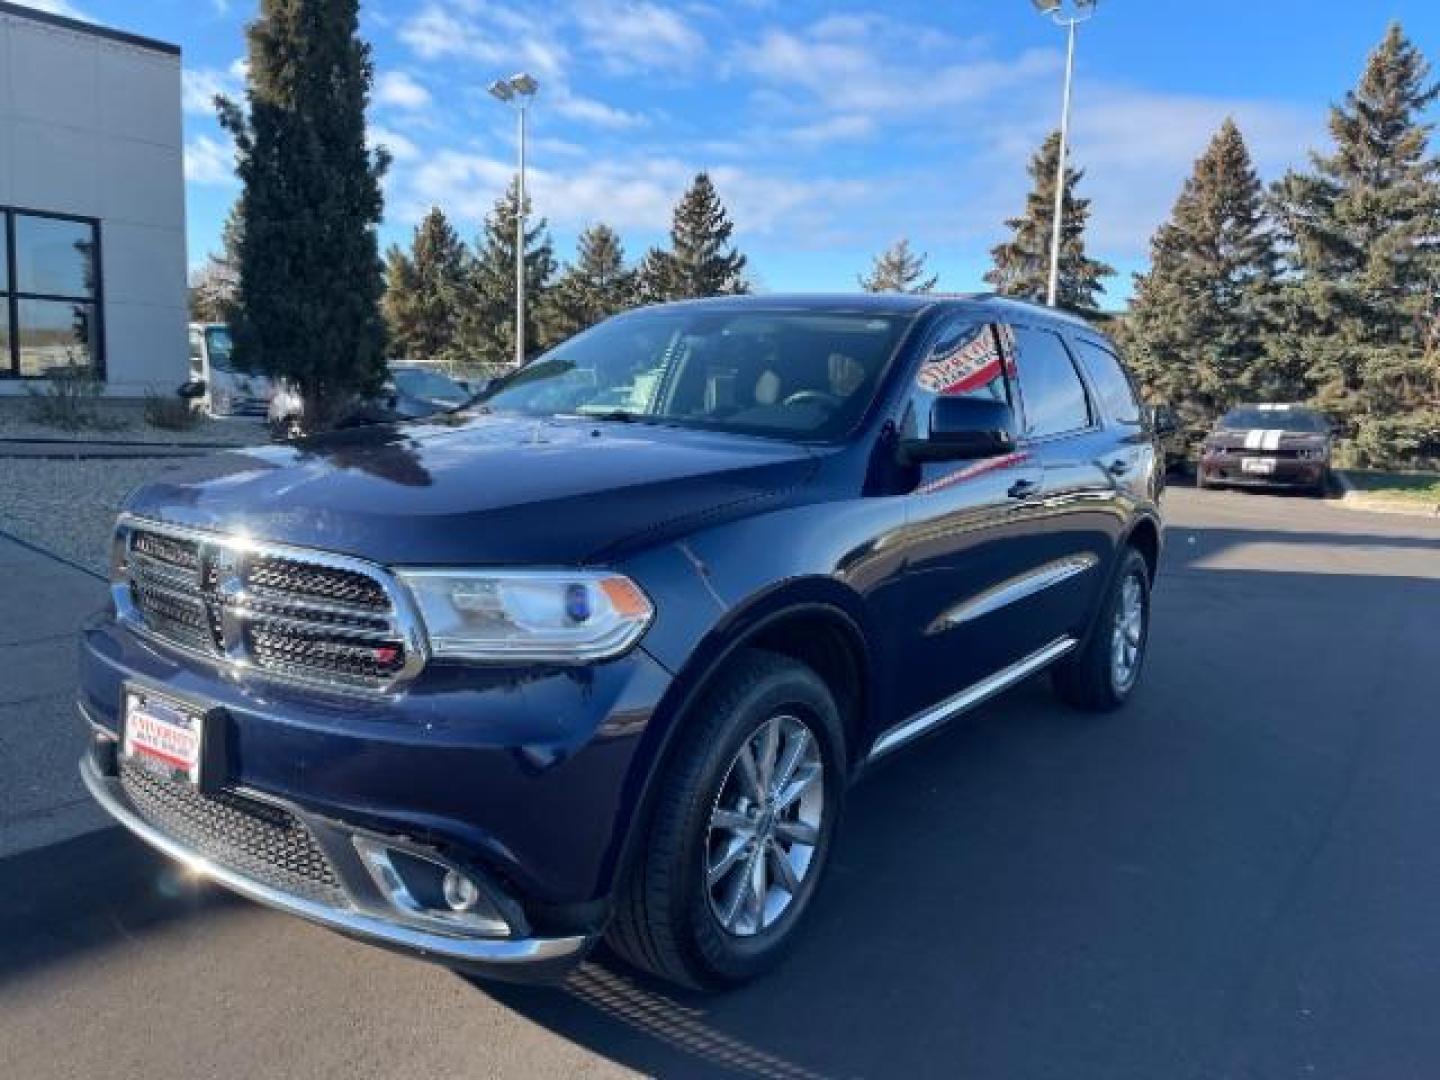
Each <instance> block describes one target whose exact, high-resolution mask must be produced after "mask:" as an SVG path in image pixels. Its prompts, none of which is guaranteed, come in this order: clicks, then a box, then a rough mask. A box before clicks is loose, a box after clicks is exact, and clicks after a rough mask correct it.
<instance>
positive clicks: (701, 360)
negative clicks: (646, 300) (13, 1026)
mask: <svg viewBox="0 0 1440 1080" xmlns="http://www.w3.org/2000/svg"><path fill="white" fill-rule="evenodd" d="M1162 484H1163V480H1162V469H1161V468H1160V465H1159V461H1158V458H1157V450H1156V445H1155V441H1154V437H1153V432H1152V431H1150V430H1149V429H1148V428H1147V427H1146V426H1145V423H1144V422H1143V420H1142V412H1141V409H1140V407H1139V405H1138V404H1137V402H1136V399H1135V395H1134V393H1133V391H1132V389H1131V386H1130V383H1129V381H1128V380H1127V378H1126V375H1125V373H1124V371H1123V369H1122V367H1121V364H1120V362H1119V360H1118V359H1117V357H1116V353H1115V350H1114V347H1113V346H1112V345H1111V344H1110V343H1109V342H1108V341H1107V340H1106V339H1105V338H1104V337H1103V336H1101V335H1100V334H1098V333H1096V332H1095V331H1094V330H1092V329H1091V328H1090V327H1089V326H1088V325H1086V324H1085V323H1083V322H1081V321H1080V320H1078V319H1074V318H1070V317H1068V316H1065V315H1062V314H1057V313H1055V312H1052V311H1049V310H1045V309H1041V308H1037V307H1032V306H1029V305H1024V304H1019V303H1014V302H1009V301H1004V300H997V299H991V298H984V297H972V298H953V299H952V298H936V297H914V296H867V297H857V298H785V297H738V298H727V299H717V300H704V301H696V302H692V303H685V304H675V305H668V306H659V307H652V308H646V309H643V310H640V311H636V312H633V313H630V314H627V315H623V316H621V317H618V318H615V319H612V320H610V321H609V322H606V323H604V324H602V325H600V326H598V327H596V328H595V329H593V330H591V331H589V332H588V333H585V334H582V335H580V336H579V337H576V338H574V339H572V340H571V341H569V342H567V343H566V344H564V345H563V346H561V347H560V348H558V349H556V350H554V351H553V352H551V353H549V354H547V355H545V356H542V357H540V358H539V359H537V360H535V361H533V362H532V363H530V364H528V365H526V366H525V367H524V368H522V369H520V370H518V371H516V372H515V373H513V374H512V375H510V376H509V377H507V378H505V379H503V380H501V381H499V382H498V383H497V384H495V385H493V386H491V387H490V388H488V389H487V391H486V392H485V393H484V394H482V395H481V396H480V397H479V398H478V399H476V400H475V401H474V402H473V403H471V404H470V405H469V406H468V407H466V408H464V409H462V410H461V411H459V412H456V413H453V414H449V415H446V416H443V417H439V418H433V419H431V420H429V421H427V422H424V423H422V424H416V425H411V426H398V427H380V428H373V429H368V430H359V431H347V432H341V433H338V434H336V435H332V436H328V437H324V438H319V439H315V440H311V441H308V442H301V443H298V444H296V445H293V446H286V447H272V448H265V449H259V450H256V451H254V452H251V453H249V454H245V455H234V456H229V457H225V458H220V459H216V460H214V461H210V462H206V463H204V465H203V466H201V467H200V471H199V472H197V474H196V475H194V476H192V477H188V478H186V477H183V476H182V477H180V478H176V477H175V474H167V477H166V479H164V480H163V481H160V482H158V483H155V484H152V485H151V486H149V487H146V488H143V489H141V490H140V491H138V492H137V493H136V494H134V495H133V496H132V497H131V498H130V500H129V502H128V504H127V506H126V507H125V510H124V513H123V515H122V517H121V519H120V522H119V527H118V529H117V532H116V536H115V542H114V555H113V588H112V605H111V607H110V610H108V611H106V612H104V613H102V614H101V615H100V616H98V617H97V618H96V619H95V620H94V621H93V622H92V623H90V624H89V625H88V627H87V628H86V630H85V636H84V645H83V657H82V689H81V696H80V707H81V709H82V711H83V712H84V715H85V717H86V718H87V719H88V721H89V724H90V726H91V744H90V747H89V750H88V752H87V754H86V755H85V758H84V761H83V763H82V772H83V775H84V778H85V781H86V783H87V785H88V786H89V788H90V790H91V791H92V792H93V793H94V795H95V797H96V798H97V799H98V800H99V801H100V802H101V803H102V804H103V805H104V806H105V808H106V809H107V810H108V811H109V812H110V813H111V814H112V815H114V816H115V817H116V818H117V819H118V820H119V821H120V822H121V823H122V824H124V825H125V826H126V827H128V828H129V829H131V830H132V831H133V832H135V833H136V834H138V835H139V836H140V837H141V838H143V839H144V840H146V841H148V842H149V843H151V844H153V845H154V846H155V847H157V848H159V849H160V850H161V851H163V852H165V853H167V854H169V855H171V856H173V857H175V858H176V859H179V860H181V861H182V862H184V863H186V864H188V865H189V866H191V867H192V868H194V869H196V870H199V871H201V872H202V873H204V874H205V875H208V876H209V877H211V878H212V879H214V880H216V881H218V882H220V883H221V884H224V885H226V886H229V887H230V888H232V889H234V890H236V891H237V892H240V893H243V894H244V895H246V896H249V897H252V898H254V899H256V900H259V901H261V902H263V903H267V904H271V905H273V906H275V907H277V908H280V909H282V910H285V911H289V912H292V913H294V914H296V915H300V916H302V917H304V918H307V919H310V920H313V921H314V922H317V923H320V924H322V925H325V926H329V927H332V928H334V929H336V930H339V931H341V932H342V933H346V934H350V935H353V936H355V937H358V938H362V939H365V940H368V941H372V942H376V943H378V944H382V945H388V946H391V947H394V948H398V949H402V950H406V951H409V952H412V953H415V954H418V955H422V956H426V957H429V958H431V959H433V960H437V961H440V962H443V963H446V964H450V965H452V966H455V967H458V968H463V969H467V970H471V971H478V972H482V973H485V974H490V975H498V976H508V977H513V978H534V977H537V976H553V975H555V974H557V973H559V972H563V971H564V970H565V969H566V968H567V967H569V966H570V965H573V964H575V963H576V962H578V961H579V959H580V958H581V957H583V956H584V955H585V953H586V952H587V950H588V949H589V948H590V947H591V946H592V945H593V944H594V943H596V942H597V941H598V940H600V939H601V938H602V937H604V938H605V939H606V940H607V941H608V942H609V944H610V946H611V947H612V948H613V949H614V950H615V951H617V952H619V953H620V954H621V955H623V956H624V957H625V958H626V959H628V960H629V961H631V962H633V963H635V964H637V965H639V966H641V967H643V968H647V969H649V970H651V971H653V972H655V973H657V974H659V975H661V976H664V977H666V978H670V979H673V980H677V981H680V982H683V983H687V984H690V985H698V986H710V987H714V986H724V985H730V984H735V983H738V982H741V981H743V980H745V979H747V978H750V977H751V976H753V975H755V974H757V973H758V972H760V971H762V970H763V969H765V968H766V967H768V966H769V965H771V964H773V963H774V962H775V961H776V959H777V958H778V957H779V956H780V955H781V954H782V953H783V952H784V950H785V949H786V947H787V946H788V945H789V944H790V943H791V942H792V940H793V939H794V937H795V933H796V931H797V930H798V928H799V926H800V924H801V923H802V922H803V920H804V917H805V912H806V910H807V908H808V907H809V906H810V904H811V902H812V901H813V899H814V896H815V892H816V889H817V888H818V887H819V883H820V881H821V878H822V876H823V873H824V870H825V866H826V863H827V862H828V860H829V856H830V853H831V851H832V849H833V847H834V844H835V840H836V830H837V829H838V827H839V824H840V820H841V814H842V810H843V808H844V805H845V795H846V789H847V788H848V787H849V786H850V784H851V783H852V782H853V781H854V780H855V779H856V778H857V777H858V776H859V775H860V774H862V773H863V772H864V771H865V769H866V768H867V767H868V766H870V765H871V764H873V763H874V762H875V761H876V760H877V759H879V758H882V757H884V756H885V755H887V754H889V753H891V752H892V751H895V750H898V749H900V748H901V747H903V746H905V745H907V744H908V743H910V742H911V741H913V740H915V739H917V738H918V737H920V736H922V735H924V734H925V733H927V732H929V731H931V730H933V729H935V728H937V727H939V726H940V725H941V724H943V723H944V722H945V721H947V720H950V719H952V718H953V717H955V716H958V715H960V714H962V713H964V712H965V711H966V710H968V709H970V708H972V707H974V706H975V705H977V704H979V703H981V702H983V701H985V700H986V699H987V698H989V697H991V696H992V695H994V694H996V693H998V692H1000V691H1002V690H1004V689H1005V688H1006V687H1009V686H1011V685H1013V684H1015V683H1017V682H1019V681H1020V680H1022V679H1024V678H1025V677H1027V676H1028V675H1030V674H1032V673H1034V672H1038V671H1040V670H1041V669H1045V668H1048V669H1050V671H1051V672H1052V674H1053V677H1054V682H1055V685H1056V687H1057V688H1058V690H1059V692H1060V695H1061V697H1063V698H1064V699H1065V700H1066V701H1068V702H1070V703H1072V704H1073V705H1076V706H1079V707H1081V708H1085V709H1092V710H1104V709H1111V708H1115V707H1117V706H1119V705H1121V704H1123V703H1124V702H1125V700H1126V699H1127V698H1128V697H1129V696H1130V695H1131V693H1132V692H1133V690H1134V689H1135V686H1136V682H1137V680H1138V678H1139V676H1140V671H1141V666H1142V663H1143V661H1144V658H1145V651H1146V642H1147V631H1148V623H1149V611H1150V586H1151V582H1152V580H1153V578H1154V574H1155V569H1156V565H1157V560H1158V556H1159V551H1160V543H1161V525H1160V517H1159V510H1158V504H1159V500H1160V495H1161V488H1162Z"/></svg>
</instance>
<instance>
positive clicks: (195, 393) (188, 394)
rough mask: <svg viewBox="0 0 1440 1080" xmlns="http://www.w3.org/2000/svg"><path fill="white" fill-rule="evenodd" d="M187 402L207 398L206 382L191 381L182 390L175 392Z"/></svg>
mask: <svg viewBox="0 0 1440 1080" xmlns="http://www.w3.org/2000/svg"><path fill="white" fill-rule="evenodd" d="M175 393H176V394H178V395H179V396H180V397H181V398H182V399H184V400H185V401H194V400H195V399H196V398H202V397H204V396H205V380H204V379H191V380H190V381H189V382H187V383H186V384H185V385H184V386H182V387H180V389H178V390H176V391H175Z"/></svg>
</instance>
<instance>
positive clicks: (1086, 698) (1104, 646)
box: [1051, 547, 1150, 712]
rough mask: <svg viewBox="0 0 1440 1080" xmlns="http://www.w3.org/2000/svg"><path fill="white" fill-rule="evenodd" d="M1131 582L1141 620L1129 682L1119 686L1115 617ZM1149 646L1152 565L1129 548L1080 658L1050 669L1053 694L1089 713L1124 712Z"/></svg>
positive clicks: (1073, 654)
mask: <svg viewBox="0 0 1440 1080" xmlns="http://www.w3.org/2000/svg"><path fill="white" fill-rule="evenodd" d="M1127 581H1135V582H1136V583H1137V585H1138V588H1139V590H1140V606H1141V611H1142V615H1143V621H1142V625H1141V629H1140V634H1139V642H1138V650H1137V653H1136V659H1135V661H1134V664H1133V675H1132V676H1131V677H1130V678H1129V680H1128V682H1126V683H1124V684H1121V683H1119V682H1117V678H1116V673H1115V664H1114V663H1113V660H1114V656H1115V652H1116V649H1117V648H1119V647H1120V644H1119V642H1118V641H1117V638H1116V634H1115V632H1114V631H1115V626H1116V620H1117V616H1118V613H1119V610H1120V607H1121V604H1122V603H1123V600H1124V596H1125V587H1126V582H1127ZM1149 646H1150V565H1149V564H1148V563H1147V562H1146V561H1145V557H1144V556H1143V555H1141V554H1140V552H1139V551H1137V550H1136V549H1135V548H1133V547H1128V548H1126V549H1125V552H1124V554H1122V555H1121V557H1120V566H1119V568H1118V569H1117V571H1116V573H1115V577H1114V580H1113V581H1112V582H1111V584H1110V591H1109V592H1108V593H1107V594H1106V597H1105V603H1104V606H1103V607H1102V608H1101V611H1100V616H1099V618H1098V619H1097V620H1096V622H1095V626H1094V628H1093V629H1092V630H1091V632H1090V637H1089V640H1088V641H1086V643H1085V645H1084V647H1083V648H1082V649H1081V650H1080V651H1079V652H1077V653H1072V654H1071V655H1070V656H1068V657H1066V658H1065V659H1064V660H1062V661H1061V662H1060V663H1058V664H1056V665H1055V667H1054V668H1053V669H1052V670H1051V678H1052V681H1053V682H1054V684H1055V690H1056V692H1057V693H1058V694H1059V695H1060V698H1061V700H1063V701H1064V702H1066V704H1069V705H1072V706H1074V707H1075V708H1077V709H1083V710H1084V711H1086V712H1112V711H1114V710H1115V709H1118V708H1120V707H1121V706H1122V705H1124V704H1125V702H1127V701H1128V700H1130V695H1131V694H1133V693H1134V692H1135V687H1136V686H1138V685H1139V684H1140V678H1141V676H1142V675H1143V673H1144V668H1145V654H1146V653H1147V652H1148V651H1149Z"/></svg>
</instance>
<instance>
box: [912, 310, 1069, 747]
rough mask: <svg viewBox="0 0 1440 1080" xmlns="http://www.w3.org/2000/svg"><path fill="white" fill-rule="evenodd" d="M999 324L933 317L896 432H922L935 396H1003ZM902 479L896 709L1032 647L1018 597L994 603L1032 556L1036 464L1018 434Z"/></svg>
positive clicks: (948, 691)
mask: <svg viewBox="0 0 1440 1080" xmlns="http://www.w3.org/2000/svg"><path fill="white" fill-rule="evenodd" d="M1007 344H1008V335H1007V334H1006V333H1004V332H1003V328H1001V327H998V326H996V325H994V324H991V323H986V322H982V321H980V320H978V319H977V318H976V317H975V316H973V315H959V316H956V317H953V318H951V319H950V320H948V321H947V322H945V323H944V324H942V325H941V326H940V327H939V328H938V329H937V330H936V331H935V332H934V334H933V336H932V338H931V341H930V344H929V345H928V346H927V347H926V348H924V349H923V350H922V351H921V357H920V360H919V361H918V363H917V365H916V367H915V368H914V370H912V372H910V373H909V375H908V378H909V380H910V383H909V387H908V390H907V393H908V395H909V396H908V400H907V402H906V404H905V406H904V410H903V413H902V416H901V431H902V436H903V437H905V438H915V437H924V435H925V433H926V431H927V429H928V424H929V417H930V411H931V407H932V406H933V404H934V402H935V401H936V399H937V398H939V397H942V396H951V395H956V396H965V395H976V396H985V397H989V398H992V399H994V400H999V401H1005V402H1010V403H1011V404H1012V405H1013V404H1014V400H1015V398H1014V386H1013V381H1012V379H1011V377H1010V375H1009V372H1010V370H1011V369H1012V365H1011V362H1010V357H1009V355H1008V349H1007ZM912 472H913V475H912V477H911V478H910V482H909V483H908V484H907V485H906V488H907V490H906V494H905V495H904V496H903V498H905V499H906V500H907V512H906V527H905V539H904V545H905V571H904V576H903V578H902V585H901V588H902V595H901V597H900V605H899V606H900V609H901V611H902V613H903V614H902V617H901V620H900V623H901V627H902V630H901V638H902V640H901V641H900V642H899V643H898V644H899V648H898V650H897V651H898V653H899V664H898V667H899V678H898V680H897V682H898V685H897V688H896V705H897V709H896V720H897V721H899V722H901V723H903V722H905V721H906V720H908V719H909V718H911V717H914V716H916V715H919V714H922V713H924V712H925V711H926V710H928V709H932V708H933V707H935V706H937V705H939V704H941V703H943V702H944V701H945V700H946V699H948V698H950V697H952V696H954V695H955V694H957V693H960V692H962V691H964V690H965V689H967V688H969V687H970V686H972V685H974V684H975V683H977V682H979V681H980V680H982V679H984V678H985V677H986V676H988V675H991V674H993V673H994V672H996V671H998V670H999V669H1001V668H1003V667H1005V666H1006V665H1008V664H1010V663H1013V662H1014V661H1015V660H1016V659H1018V658H1019V657H1022V656H1024V655H1025V654H1026V652H1027V651H1028V650H1030V649H1031V648H1033V647H1035V646H1036V644H1037V641H1038V639H1039V637H1040V636H1042V635H1040V634H1038V633H1036V632H1034V630H1033V628H1032V627H1031V626H1030V624H1029V618H1028V611H1027V608H1026V605H1024V604H1008V603H996V602H995V601H996V599H997V597H999V596H1000V595H1001V594H1002V593H1003V590H1004V589H1005V588H1006V587H1007V583H1009V582H1012V581H1013V580H1014V579H1015V578H1016V576H1017V575H1018V574H1021V573H1022V572H1023V571H1024V569H1025V568H1026V567H1027V566H1029V565H1030V564H1031V563H1032V562H1034V561H1036V560H1039V559H1043V553H1041V552H1039V551H1037V550H1036V547H1037V544H1036V540H1035V536H1034V523H1035V518H1036V514H1037V512H1038V507H1039V502H1038V500H1039V496H1040V494H1041V491H1042V489H1043V481H1044V477H1043V470H1042V468H1041V466H1040V464H1039V462H1038V461H1037V460H1035V459H1034V458H1033V457H1031V456H1030V454H1029V453H1028V451H1027V450H1026V448H1025V447H1024V446H1023V445H1022V446H1020V447H1017V449H1016V451H1015V452H1014V453H1012V454H1008V455H1004V456H1002V457H996V458H991V459H983V460H979V461H951V462H937V463H925V464H917V465H914V466H912Z"/></svg>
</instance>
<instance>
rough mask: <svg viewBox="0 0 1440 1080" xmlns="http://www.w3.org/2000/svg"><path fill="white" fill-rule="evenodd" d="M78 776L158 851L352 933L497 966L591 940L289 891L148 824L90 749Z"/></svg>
mask: <svg viewBox="0 0 1440 1080" xmlns="http://www.w3.org/2000/svg"><path fill="white" fill-rule="evenodd" d="M80 778H81V779H82V780H83V781H84V782H85V786H86V787H87V788H88V789H89V791H90V794H91V795H92V796H94V798H95V801H96V802H98V803H99V804H100V805H101V806H102V807H103V808H104V809H105V812H106V813H108V814H109V815H110V816H111V817H113V818H114V819H115V820H116V821H118V822H119V823H120V824H121V825H123V826H125V828H127V829H129V830H130V831H131V832H132V833H134V834H135V835H136V836H137V837H139V838H140V839H141V840H143V841H145V843H147V844H149V845H150V846H151V847H153V848H155V849H156V850H157V851H159V852H160V853H161V854H163V855H167V856H169V857H170V858H172V859H174V860H175V861H177V862H179V863H181V864H182V865H184V866H185V867H186V868H187V869H189V870H191V871H193V872H195V873H197V874H200V875H201V876H203V877H205V878H208V879H209V880H211V881H213V882H215V883H216V884H218V885H223V886H225V888H227V889H230V890H232V891H234V892H237V893H239V894H240V895H241V896H244V897H247V898H248V899H250V900H254V901H255V902H257V903H260V904H264V905H266V906H267V907H273V908H275V909H276V910H278V911H283V912H285V913H286V914H289V915H297V916H299V917H300V918H302V919H306V920H308V921H310V922H313V923H318V924H319V925H321V926H324V927H327V928H329V929H331V930H337V931H339V932H340V933H342V934H346V935H348V936H350V937H355V938H359V939H361V940H364V941H369V942H373V943H374V944H377V945H384V946H387V947H389V948H392V949H399V950H401V951H404V952H411V953H415V954H417V955H420V956H423V957H425V958H427V959H430V960H436V961H439V962H440V963H449V964H455V965H459V966H468V965H474V966H476V967H486V966H494V967H497V968H516V967H520V966H523V965H526V964H545V963H553V962H559V961H564V960H567V959H570V958H576V959H578V958H579V957H580V956H581V955H582V954H583V953H584V952H585V950H586V949H587V948H588V947H589V945H590V941H591V939H590V938H588V937H584V936H579V937H561V938H505V939H499V938H462V937H451V936H448V935H445V934H438V933H429V932H426V931H424V930H416V929H412V928H410V927H407V926H401V925H398V924H396V923H392V922H387V921H386V920H384V919H380V918H376V917H375V916H373V915H366V914H364V913H362V912H358V911H348V910H343V909H340V908H333V907H328V906H326V905H324V904H318V903H315V902H314V901H311V900H306V899H304V898H302V897H298V896H292V895H290V894H289V893H285V892H281V891H280V890H278V889H273V888H271V887H270V886H268V885H263V884H261V883H260V882H258V881H253V880H251V879H250V878H247V877H245V876H244V875H242V874H237V873H235V872H234V871H233V870H229V869H227V868H225V867H223V866H220V865H218V864H216V863H215V862H213V861H211V860H210V859H207V858H205V857H204V856H203V855H200V854H199V853H197V852H195V851H193V850H191V849H190V848H188V847H186V846H185V845H184V844H181V843H179V842H177V841H176V840H174V839H172V838H171V837H169V836H167V835H165V834H164V833H162V832H160V831H159V830H157V829H155V828H153V827H152V826H150V825H149V824H148V823H147V822H145V821H144V820H143V819H141V818H140V817H139V816H138V815H137V814H136V813H135V812H134V811H132V810H131V809H130V807H129V806H128V805H127V802H126V800H125V798H124V797H123V796H122V795H121V794H119V790H118V789H119V783H118V782H117V781H115V780H113V779H111V778H109V777H106V776H103V775H101V773H100V771H99V770H98V769H97V768H96V766H95V763H94V762H93V761H92V760H91V759H90V756H89V755H88V754H87V755H86V756H85V757H83V758H81V760H80Z"/></svg>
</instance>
